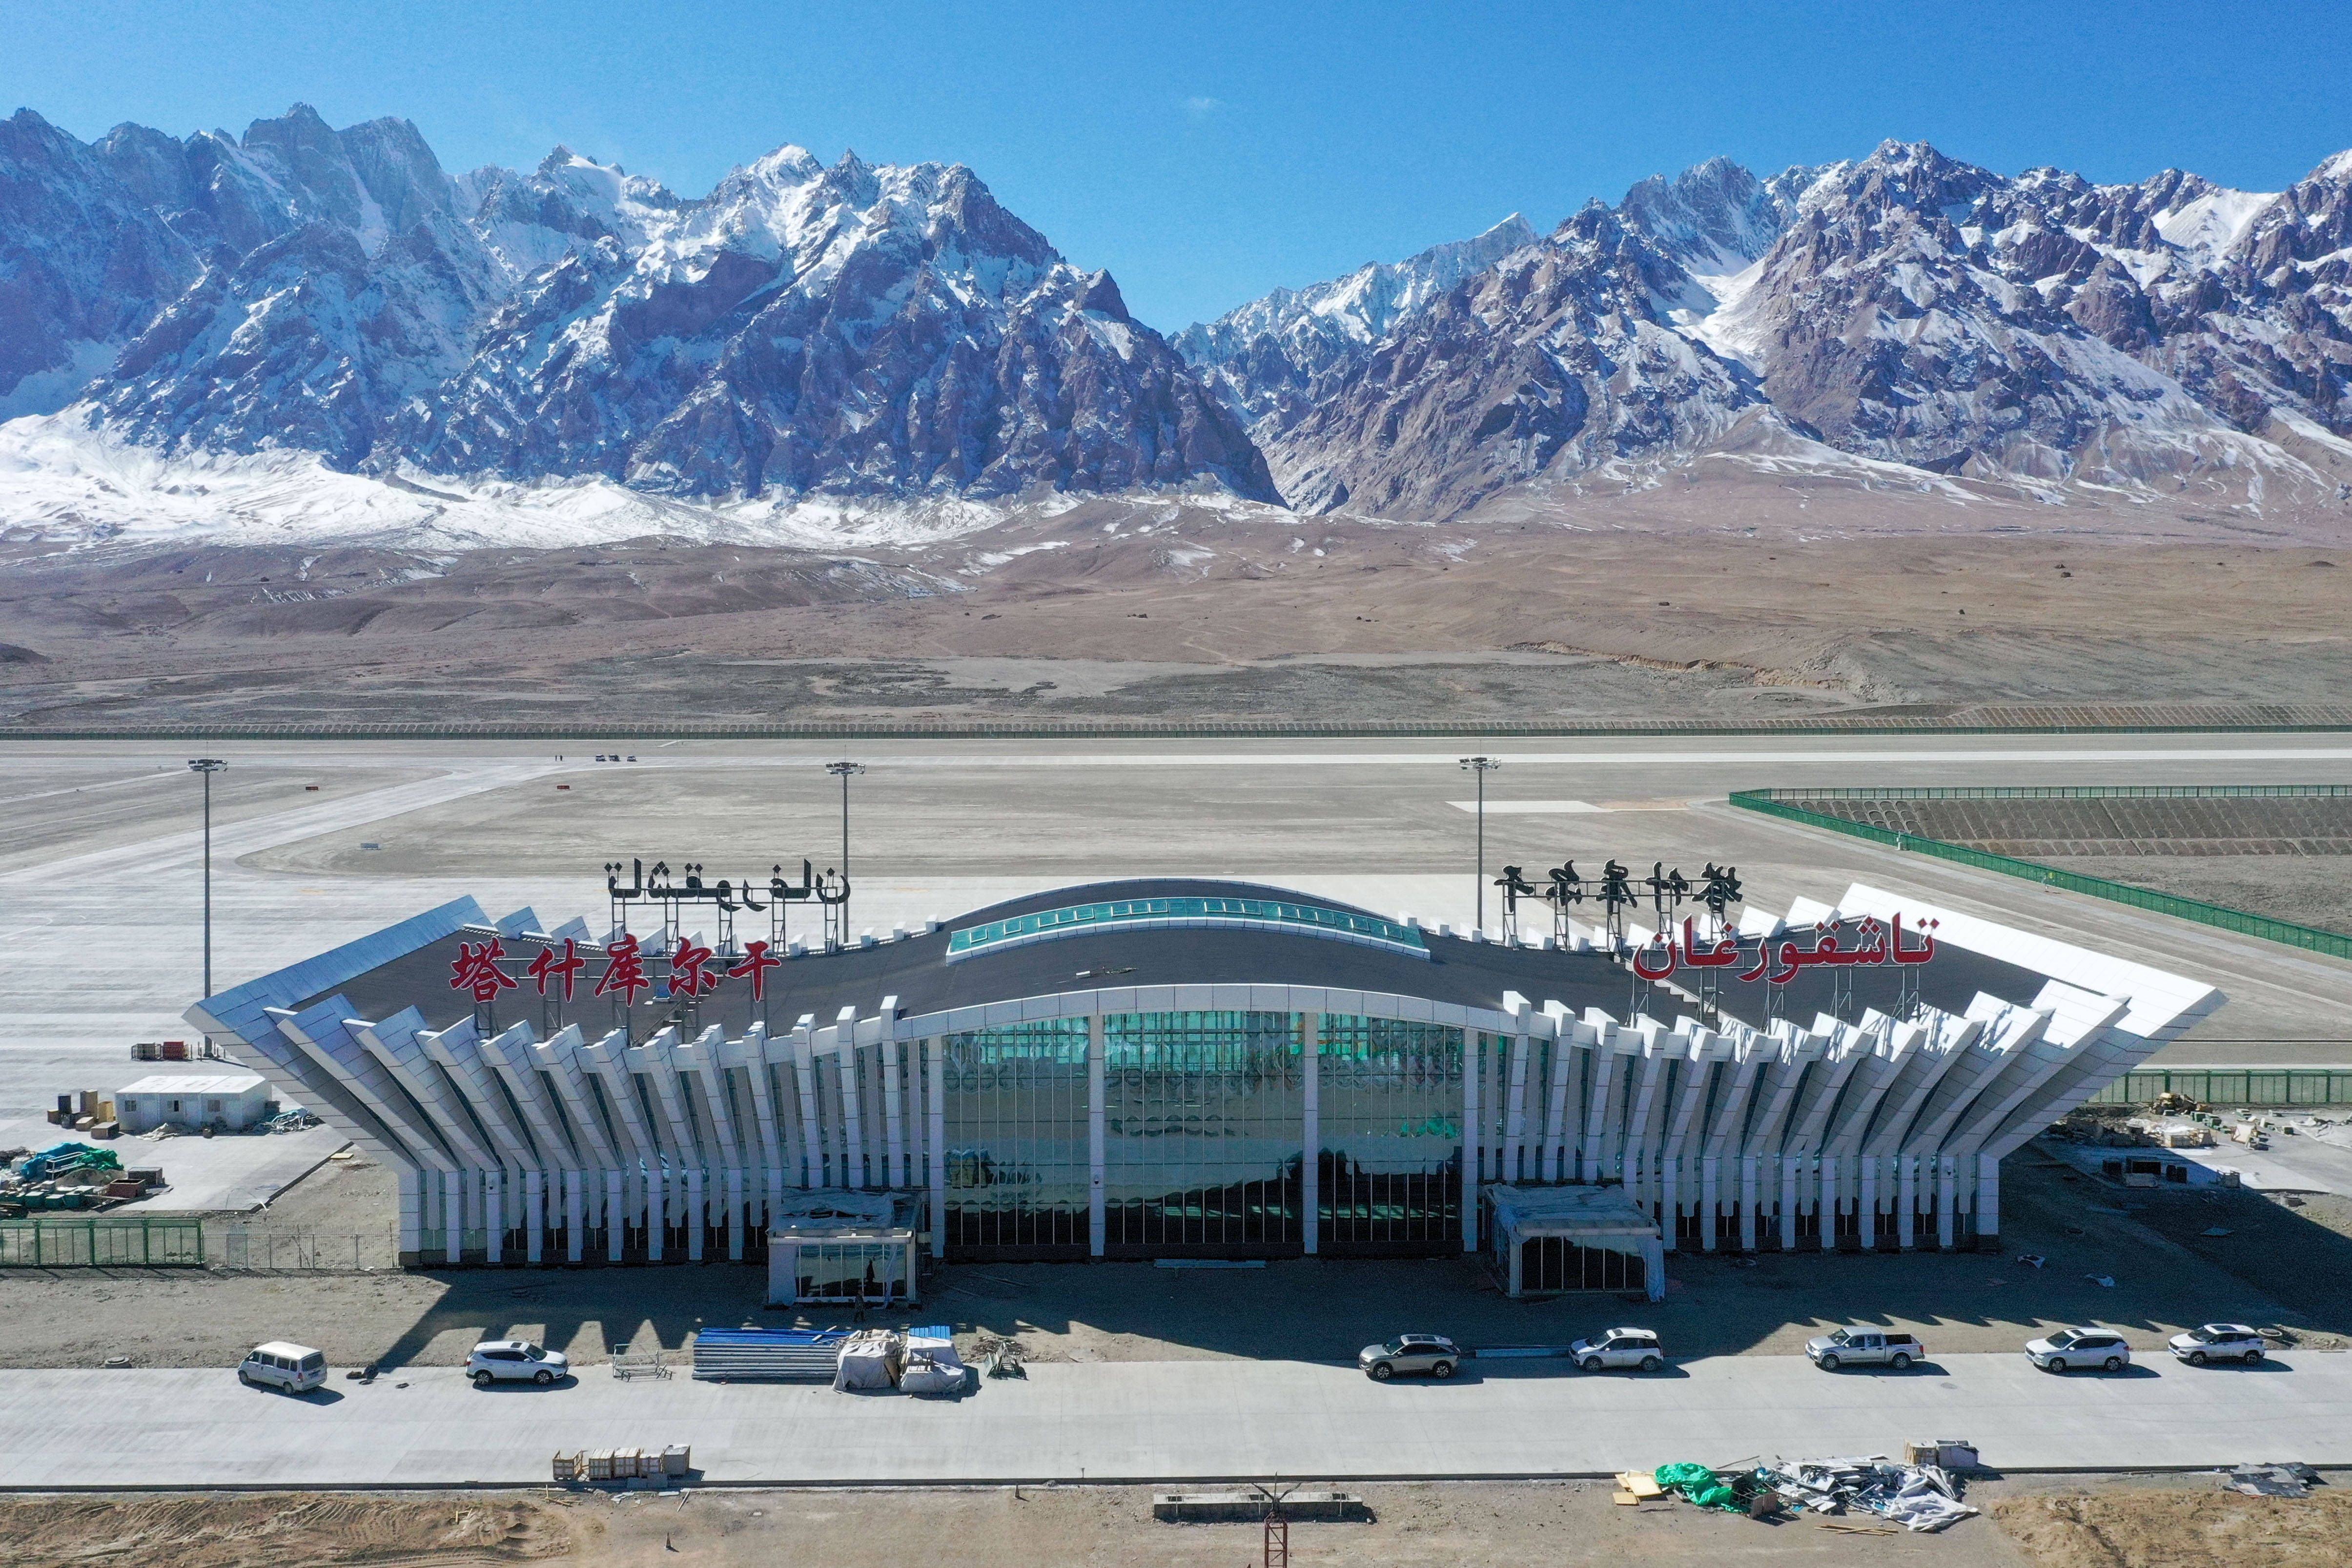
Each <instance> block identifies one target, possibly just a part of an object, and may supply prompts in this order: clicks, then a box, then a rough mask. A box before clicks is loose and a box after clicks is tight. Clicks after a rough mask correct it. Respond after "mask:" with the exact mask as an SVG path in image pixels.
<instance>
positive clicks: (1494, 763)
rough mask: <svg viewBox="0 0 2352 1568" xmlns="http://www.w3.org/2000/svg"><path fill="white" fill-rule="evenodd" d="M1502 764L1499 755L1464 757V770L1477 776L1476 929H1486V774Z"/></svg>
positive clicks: (1482, 933)
mask: <svg viewBox="0 0 2352 1568" xmlns="http://www.w3.org/2000/svg"><path fill="white" fill-rule="evenodd" d="M1502 765H1503V759H1502V758H1499V757H1465V758H1463V759H1462V767H1463V770H1464V771H1465V772H1468V773H1475V774H1476V775H1477V776H1478V930H1479V932H1480V934H1481V935H1484V934H1485V932H1486V775H1487V774H1489V773H1492V772H1493V771H1494V770H1495V769H1496V768H1500V767H1501V766H1502Z"/></svg>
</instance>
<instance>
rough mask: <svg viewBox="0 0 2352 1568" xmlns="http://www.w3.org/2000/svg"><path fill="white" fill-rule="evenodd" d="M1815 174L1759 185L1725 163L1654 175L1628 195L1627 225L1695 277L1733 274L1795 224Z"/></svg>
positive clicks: (1793, 172)
mask: <svg viewBox="0 0 2352 1568" xmlns="http://www.w3.org/2000/svg"><path fill="white" fill-rule="evenodd" d="M1812 176H1813V171H1811V170H1810V169H1802V168H1794V167H1792V168H1790V169H1787V170H1784V171H1783V172H1781V173H1780V174H1779V175H1777V176H1775V177H1774V178H1773V179H1772V180H1771V181H1770V182H1769V183H1768V182H1766V181H1763V180H1759V179H1758V178H1757V177H1756V175H1754V174H1753V173H1751V172H1748V170H1747V169H1746V168H1744V167H1742V166H1741V165H1740V164H1738V163H1735V162H1732V161H1731V160H1730V159H1728V158H1725V157H1719V156H1718V157H1715V158H1710V159H1708V160H1707V161H1706V162H1704V163H1700V164H1697V165H1696V166H1695V167H1693V168H1689V169H1685V170H1684V171H1683V172H1681V173H1680V174H1677V175H1675V178H1674V179H1673V180H1671V181H1669V180H1667V179H1666V178H1665V177H1664V175H1660V174H1653V175H1651V176H1650V177H1649V178H1647V179H1645V180H1643V181H1640V182H1638V183H1635V184H1634V186H1633V189H1631V190H1629V191H1627V192H1626V193H1625V199H1624V201H1623V202H1622V203H1621V204H1619V207H1618V210H1619V212H1620V213H1621V214H1622V216H1623V218H1624V221H1625V222H1626V223H1627V224H1628V225H1632V226H1633V228H1635V229H1638V230H1640V231H1641V232H1642V233H1643V234H1644V235H1648V236H1649V238H1650V239H1651V240H1652V241H1653V242H1654V243H1655V244H1656V245H1657V246H1658V247H1659V248H1660V249H1662V250H1664V252H1665V253H1666V254H1667V255H1668V256H1673V257H1674V258H1675V260H1676V261H1677V262H1680V263H1681V264H1682V265H1683V266H1684V267H1688V268H1689V269H1690V270H1691V271H1692V272H1694V273H1700V274H1727V273H1736V272H1738V271H1740V270H1741V269H1742V268H1744V267H1748V266H1750V265H1751V264H1753V263H1754V262H1756V261H1758V260H1759V259H1761V258H1762V256H1763V255H1764V253H1765V252H1766V251H1768V250H1769V249H1771V248H1772V244H1773V242H1774V241H1775V240H1778V239H1779V238H1780V235H1781V233H1782V231H1784V230H1785V229H1787V227H1788V226H1789V224H1790V220H1791V219H1792V218H1794V217H1795V215H1796V211H1797V203H1798V200H1799V199H1800V198H1801V196H1802V194H1803V193H1804V190H1805V188H1806V187H1807V186H1808V185H1810V184H1811V182H1812Z"/></svg>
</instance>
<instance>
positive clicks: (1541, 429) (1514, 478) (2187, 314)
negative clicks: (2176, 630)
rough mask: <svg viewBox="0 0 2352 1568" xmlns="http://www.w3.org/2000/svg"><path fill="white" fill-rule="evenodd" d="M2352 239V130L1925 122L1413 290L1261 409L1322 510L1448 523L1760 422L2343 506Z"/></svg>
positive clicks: (1866, 461)
mask: <svg viewBox="0 0 2352 1568" xmlns="http://www.w3.org/2000/svg"><path fill="white" fill-rule="evenodd" d="M2347 236H2352V154H2347V155H2342V156H2339V157H2337V158H2335V159H2331V160H2330V161H2328V162H2326V163H2325V164H2323V165H2321V166H2320V168H2319V169H2318V170H2316V171H2315V172H2314V173H2313V174H2312V175H2311V176H2310V177H2308V178H2306V179H2305V180H2304V181H2302V182H2300V183H2297V184H2296V186H2295V187H2294V189H2293V190H2292V191H2290V192H2288V193H2284V194H2265V193H2246V192H2238V191H2231V190H2225V189H2222V188H2221V187H2218V186H2215V185H2212V184H2210V183H2208V182H2206V181H2203V180H2200V179H2198V178H2197V177H2196V176H2194V175H2186V174H2181V173H2179V172H2166V173H2164V174H2160V175H2158V176H2156V177H2155V178H2154V179H2151V180H2149V181H2147V182H2145V183H2141V184H2138V185H2126V186H2099V185H2094V184H2091V183H2089V182H2087V181H2084V180H2083V179H2081V178H2080V177H2079V176H2075V175H2071V174H2065V173H2062V172H2058V171H2055V170H2034V171H2030V172H2027V173H2025V174H2022V175H2020V176H2018V177H2016V178H2014V179H2011V178H2005V177H2003V176H2000V175H1998V174H1994V173H1992V172H1990V171H1987V170H1984V169H1979V168H1977V167H1975V166H1973V165H1969V164H1966V163H1961V162H1957V161H1955V160H1952V159H1949V158H1947V157H1945V156H1944V155H1942V154H1941V153H1939V152H1937V151H1936V150H1935V149H1933V148H1932V147H1928V146H1927V145H1925V144H1924V143H1902V142H1894V141H1890V142H1886V143H1885V144H1883V145H1882V146H1881V147H1879V148H1878V150H1877V151H1876V152H1874V153H1873V154H1872V155H1871V156H1870V157H1869V158H1866V159H1864V160H1861V161H1859V162H1851V163H1840V164H1833V165H1831V166H1829V167H1827V168H1824V169H1819V170H1809V169H1803V168H1792V169H1790V170H1788V171H1785V172H1782V173H1780V174H1778V175H1775V176H1773V177H1771V178H1770V179H1769V180H1760V181H1759V180H1758V179H1757V178H1756V177H1755V176H1754V175H1752V174H1750V173H1748V172H1747V171H1746V170H1743V169H1740V168H1738V166H1737V165H1735V164H1731V163H1729V162H1726V161H1723V160H1719V159H1718V160H1716V161H1714V162H1709V163H1706V164H1702V165H1700V166H1699V167H1698V168H1696V169H1693V170H1690V171H1687V172H1685V173H1684V174H1683V175H1681V176H1680V177H1678V178H1677V179H1675V180H1674V181H1672V182H1667V181H1664V180H1662V179H1651V180H1645V181H1643V182H1642V183H1640V184H1638V185H1636V186H1634V187H1633V191H1631V192H1630V193H1628V194H1627V197H1626V199H1625V201H1624V202H1623V203H1622V204H1621V205H1620V206H1618V207H1617V208H1615V209H1613V210H1612V209H1609V208H1605V207H1602V206H1601V205H1599V204H1594V205H1592V206H1591V207H1588V209H1587V210H1586V211H1585V212H1583V213H1580V214H1577V215H1576V216H1575V217H1573V218H1570V220H1569V221H1568V222H1567V223H1565V224H1563V225H1561V226H1560V228H1559V231H1558V232H1557V233H1555V234H1554V235H1551V236H1549V238H1548V239H1547V240H1545V241H1544V242H1543V243H1542V244H1541V245H1540V246H1537V247H1533V248H1528V249H1522V250H1519V251H1517V252H1515V253H1514V254H1511V255H1509V256H1505V257H1504V258H1502V259H1500V260H1499V261H1498V262H1496V264H1495V265H1494V266H1493V267H1491V268H1490V269H1489V270H1487V271H1486V272H1484V273H1479V274H1475V275H1473V276H1470V277H1466V278H1465V280H1464V281H1463V282H1462V283H1460V284H1458V285H1457V286H1456V287H1454V289H1453V290H1452V291H1450V292H1448V293H1446V294H1444V295H1442V296H1439V297H1438V298H1434V299H1433V300H1431V301H1429V302H1427V303H1426V304H1425V305H1424V306H1423V308H1420V309H1418V310H1416V311H1411V312H1407V313H1404V314H1402V315H1401V316H1400V317H1399V319H1397V320H1396V321H1395V322H1394V324H1393V325H1392V326H1391V329H1390V333H1389V336H1388V337H1387V338H1386V339H1385V340H1382V341H1381V342H1380V343H1379V344H1377V345H1376V346H1374V347H1373V348H1371V349H1370V350H1368V351H1366V352H1363V353H1360V354H1359V355H1357V356H1355V357H1353V358H1352V359H1350V360H1349V361H1345V362H1343V363H1341V364H1339V365H1338V366H1337V367H1336V368H1335V369H1334V370H1333V371H1331V372H1330V373H1328V374H1327V375H1325V376H1324V377H1322V378H1321V379H1319V380H1318V381H1317V382H1314V383H1313V386H1312V389H1311V392H1312V396H1311V399H1310V406H1308V407H1307V408H1305V409H1294V410H1291V411H1289V412H1288V413H1287V414H1286V420H1285V422H1284V423H1282V424H1281V425H1280V426H1279V427H1271V426H1269V424H1268V423H1265V419H1264V416H1263V415H1261V416H1260V421H1261V422H1260V423H1259V424H1258V425H1257V426H1256V427H1255V428H1256V429H1257V431H1258V433H1259V434H1260V437H1261V439H1262V440H1263V441H1264V442H1265V444H1266V445H1267V448H1268V453H1269V456H1270V457H1271V459H1272V463H1273V467H1274V472H1275V475H1276V481H1277V483H1279V484H1280V485H1281V486H1282V487H1283V490H1284V493H1285V495H1286V497H1287V498H1288V499H1289V501H1290V502H1291V504H1292V505H1294V506H1296V507H1301V508H1303V509H1309V510H1317V509H1329V508H1333V507H1353V508H1359V509H1363V510H1369V511H1375V512H1383V511H1394V512H1395V514H1396V515H1400V516H1407V515H1409V516H1437V517H1447V516H1453V515H1455V514H1457V513H1459V512H1461V511H1463V510H1465V509H1467V508H1469V507H1474V506H1476V505H1478V504H1479V503H1480V502H1482V501H1484V500H1486V499H1487V498H1489V497H1494V496H1495V495H1496V494H1497V493H1498V492H1500V491H1503V490H1505V489H1507V488H1510V487H1512V486H1521V485H1526V484H1528V483H1530V482H1534V483H1538V484H1552V485H1565V486H1570V487H1572V488H1576V489H1580V490H1583V491H1586V492H1588V493H1590V492H1591V491H1592V490H1594V489H1605V488H1606V487H1609V486H1629V485H1631V486H1640V485H1647V484H1654V483H1655V482H1656V481H1657V477H1658V475H1659V474H1660V473H1661V472H1663V470H1664V467H1665V466H1669V465H1688V464H1689V463H1691V462H1692V461H1694V460H1695V459H1696V458H1698V457H1700V456H1701V455H1708V454H1720V453H1721V452H1722V451H1724V450H1725V449H1726V447H1727V444H1728V446H1729V447H1734V448H1737V449H1738V450H1739V451H1740V452H1742V453H1753V452H1754V451H1756V450H1758V443H1759V440H1762V441H1764V444H1765V445H1767V446H1769V447H1771V448H1773V449H1775V450H1777V451H1780V452H1783V453H1785V452H1790V451H1796V450H1798V449H1800V448H1801V449H1803V450H1804V452H1805V453H1806V454H1808V461H1809V462H1810V461H1811V460H1813V459H1814V458H1832V459H1833V458H1835V457H1836V456H1837V455H1840V454H1843V455H1846V456H1848V457H1850V458H1853V459H1858V460H1860V461H1859V462H1857V463H1855V464H1853V465H1850V467H1851V471H1852V473H1853V476H1855V477H1856V479H1857V482H1874V475H1875V474H1876V473H1877V471H1878V468H1880V467H1883V466H1884V465H1901V466H1903V467H1906V468H1908V469H1911V470H1914V471H1928V472H1932V473H1935V474H1940V475H1957V476H1964V477H1966V478H1968V479H1970V480H1974V481H1983V482H1988V483H1994V484H1999V485H2002V486H2011V487H2017V486H2022V487H2024V488H2026V489H2027V490H2029V491H2031V492H2032V493H2035V494H2039V495H2042V496H2043V497H2046V498H2050V499H2058V498H2061V497H2060V491H2059V489H2058V488H2053V487H2058V486H2067V485H2084V486H2098V487H2102V488H2103V489H2116V490H2120V491H2122V492H2124V493H2126V494H2130V495H2137V496H2140V497H2157V496H2163V495H2179V494H2183V493H2188V494H2191V495H2194V496H2196V497H2202V498H2209V499H2213V500H2218V501H2221V502H2225V503H2242V504H2257V505H2259V504H2265V503H2278V502H2281V501H2291V502H2294V503H2296V504H2317V505H2324V506H2328V507H2343V506H2345V505H2346V504H2347V502H2352V441H2347V437H2352V398H2347V385H2352V287H2347V283H2348V282H2352V244H2347ZM1250 309H1251V308H1244V310H1243V311H1239V312H1235V313H1234V316H1231V317H1228V318H1226V319H1228V320H1232V319H1240V318H1244V317H1246V315H1247V314H1248V311H1249V310H1250ZM1219 384H1220V385H1221V386H1223V387H1227V388H1230V387H1231V385H1232V381H1231V377H1230V373H1229V374H1228V378H1227V379H1226V380H1224V381H1221V382H1220V383H1219ZM1226 395H1227V397H1228V399H1229V401H1232V402H1234V403H1235V404H1236V405H1237V406H1239V407H1241V408H1242V409H1244V411H1245V412H1251V413H1255V412H1256V409H1255V407H1254V405H1253V404H1252V403H1251V402H1249V401H1248V400H1247V398H1246V397H1245V396H1244V395H1242V394H1240V393H1237V392H1234V391H1231V390H1228V391H1227V392H1226ZM1737 460H1740V461H1745V460H1747V459H1746V458H1745V457H1741V458H1738V459H1737ZM1874 465H1875V466H1874ZM1917 476H1919V477H1924V474H1919V475H1917Z"/></svg>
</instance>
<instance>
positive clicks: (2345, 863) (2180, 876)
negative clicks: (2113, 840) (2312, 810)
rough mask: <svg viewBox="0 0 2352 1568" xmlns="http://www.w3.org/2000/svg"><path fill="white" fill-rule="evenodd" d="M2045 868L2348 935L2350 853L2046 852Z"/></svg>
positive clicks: (2351, 894)
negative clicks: (2198, 900) (2052, 866)
mask: <svg viewBox="0 0 2352 1568" xmlns="http://www.w3.org/2000/svg"><path fill="white" fill-rule="evenodd" d="M2042 860H2043V862H2044V863H2045V864H2049V865H2054V866H2058V867H2060V868H2062V869H2063V870H2066V871H2074V872H2080V873H2083V874H2084V876H2103V877H2105V878H2106V879H2107V880H2108V881H2110V882H2120V883H2128V884H2130V885H2131V886H2133V887H2147V888H2153V889H2155V890H2156V891H2157V892H2158V893H2169V894H2175V895H2176V896H2178V897H2181V898H2198V899H2202V900H2204V901H2205V902H2206V903H2207V904H2221V905H2222V906H2223V907H2224V908H2228V909H2243V910H2247V911H2249V912H2251V913H2252V914H2255V915H2269V916H2270V917H2271V918H2272V919H2273V920H2292V921H2294V923H2295V924H2296V925H2315V926H2317V927H2319V929H2321V930H2322V931H2344V932H2352V856H2347V855H2050V856H2044V857H2042Z"/></svg>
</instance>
